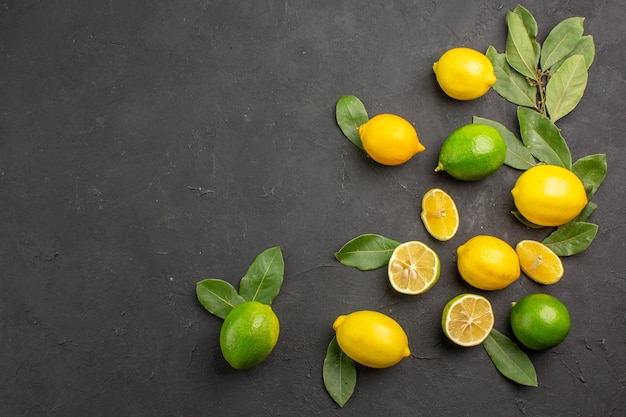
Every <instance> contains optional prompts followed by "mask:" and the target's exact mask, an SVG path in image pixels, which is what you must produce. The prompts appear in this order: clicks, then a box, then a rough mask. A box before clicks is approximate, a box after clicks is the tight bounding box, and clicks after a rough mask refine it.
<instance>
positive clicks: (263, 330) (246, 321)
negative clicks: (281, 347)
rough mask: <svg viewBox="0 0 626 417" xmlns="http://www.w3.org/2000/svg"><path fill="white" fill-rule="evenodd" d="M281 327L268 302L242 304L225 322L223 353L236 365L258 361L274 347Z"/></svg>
mask: <svg viewBox="0 0 626 417" xmlns="http://www.w3.org/2000/svg"><path fill="white" fill-rule="evenodd" d="M279 330H280V326H279V322H278V317H276V314H275V313H274V311H273V310H272V308H271V307H270V306H269V305H267V304H262V303H259V302H258V301H247V302H245V303H242V304H239V305H238V306H236V307H235V308H233V309H232V310H231V311H230V313H228V315H227V316H226V319H224V323H223V324H222V329H221V331H220V347H221V349H222V355H223V356H224V359H226V361H227V362H228V363H229V364H230V365H231V366H232V367H233V368H235V369H248V368H251V367H253V366H255V365H258V364H259V363H261V362H262V361H263V360H264V359H265V358H266V357H267V356H268V355H269V354H270V353H271V352H272V350H273V349H274V346H275V345H276V342H277V341H278V333H279Z"/></svg>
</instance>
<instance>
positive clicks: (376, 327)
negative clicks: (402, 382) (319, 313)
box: [333, 310, 411, 368]
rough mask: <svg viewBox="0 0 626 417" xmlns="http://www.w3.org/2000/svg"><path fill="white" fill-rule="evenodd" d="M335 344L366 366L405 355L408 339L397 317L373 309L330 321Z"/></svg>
mask: <svg viewBox="0 0 626 417" xmlns="http://www.w3.org/2000/svg"><path fill="white" fill-rule="evenodd" d="M333 329H335V332H336V337H337V343H338V344H339V347H340V348H341V350H342V351H343V353H345V354H346V355H348V356H349V357H350V358H352V359H353V360H354V361H356V362H358V363H360V364H362V365H365V366H369V367H370V368H388V367H390V366H393V365H395V364H396V363H398V362H400V361H401V360H402V359H403V358H405V357H407V356H409V355H410V354H411V351H410V350H409V340H408V338H407V335H406V333H405V332H404V329H402V327H401V326H400V324H398V322H397V321H395V320H394V319H392V318H391V317H389V316H386V315H384V314H382V313H379V312H377V311H369V310H362V311H355V312H353V313H350V314H347V315H343V316H339V317H337V319H336V320H335V322H334V323H333Z"/></svg>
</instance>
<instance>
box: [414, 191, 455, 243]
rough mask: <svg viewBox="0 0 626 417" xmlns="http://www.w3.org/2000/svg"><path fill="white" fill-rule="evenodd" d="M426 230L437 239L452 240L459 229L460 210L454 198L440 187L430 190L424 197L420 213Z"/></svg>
mask: <svg viewBox="0 0 626 417" xmlns="http://www.w3.org/2000/svg"><path fill="white" fill-rule="evenodd" d="M420 217H421V218H422V222H424V226H425V227H426V230H427V231H428V233H430V235H431V236H432V237H434V238H435V239H437V240H441V241H446V240H450V239H452V238H453V237H454V235H455V234H456V231H457V230H458V229H459V212H458V210H457V209H456V204H454V200H452V197H450V195H449V194H447V193H446V192H445V191H443V190H442V189H440V188H433V189H431V190H428V191H427V192H426V194H424V197H422V213H421V215H420Z"/></svg>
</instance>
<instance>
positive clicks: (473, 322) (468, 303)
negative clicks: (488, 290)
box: [441, 294, 495, 347]
mask: <svg viewBox="0 0 626 417" xmlns="http://www.w3.org/2000/svg"><path fill="white" fill-rule="evenodd" d="M494 322H495V319H494V315H493V309H492V308H491V303H490V302H489V300H487V299H486V298H485V297H483V296H482V295H476V294H461V295H458V296H456V297H454V298H453V299H452V300H450V301H448V304H446V306H445V307H444V309H443V314H442V315H441V327H442V328H443V332H444V334H445V335H446V336H447V337H448V339H450V340H451V341H453V342H454V343H456V344H457V345H460V346H465V347H470V346H476V345H480V344H481V343H482V342H484V341H485V339H486V338H487V336H489V332H491V329H493V324H494Z"/></svg>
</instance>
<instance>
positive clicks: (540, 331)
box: [510, 294, 571, 350]
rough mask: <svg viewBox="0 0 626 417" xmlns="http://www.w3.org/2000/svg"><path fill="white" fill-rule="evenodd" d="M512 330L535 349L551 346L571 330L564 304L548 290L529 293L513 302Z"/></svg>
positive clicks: (518, 337)
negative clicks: (541, 292) (539, 292)
mask: <svg viewBox="0 0 626 417" xmlns="http://www.w3.org/2000/svg"><path fill="white" fill-rule="evenodd" d="M510 322H511V330H513V334H515V337H517V339H518V340H519V341H520V342H521V343H522V344H523V345H524V346H526V347H528V348H530V349H534V350H543V349H549V348H552V347H554V346H556V345H558V344H559V343H561V342H562V341H563V340H565V338H566V337H567V335H568V334H569V331H570V326H571V319H570V315H569V311H567V307H565V305H564V304H563V303H562V302H561V301H560V300H559V299H557V298H556V297H553V296H551V295H548V294H530V295H527V296H526V297H524V298H522V299H521V300H519V301H518V302H516V303H514V304H513V308H512V309H511V317H510Z"/></svg>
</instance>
